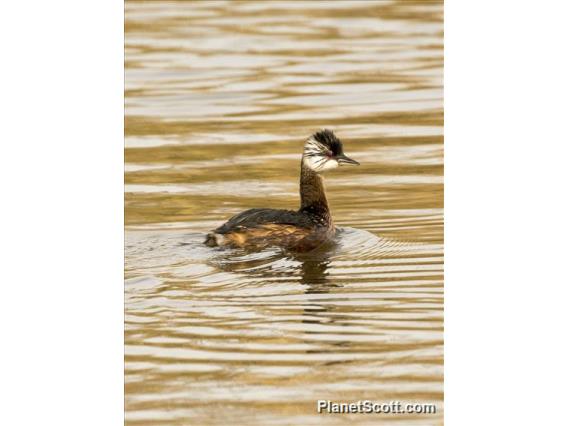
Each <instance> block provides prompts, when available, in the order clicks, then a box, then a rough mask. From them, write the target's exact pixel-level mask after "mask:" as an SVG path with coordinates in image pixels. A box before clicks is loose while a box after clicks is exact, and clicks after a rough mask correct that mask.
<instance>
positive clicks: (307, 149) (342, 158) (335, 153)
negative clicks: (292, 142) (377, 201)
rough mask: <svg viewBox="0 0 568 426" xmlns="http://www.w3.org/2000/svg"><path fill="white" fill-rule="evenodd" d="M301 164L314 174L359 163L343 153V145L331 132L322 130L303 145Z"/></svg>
mask: <svg viewBox="0 0 568 426" xmlns="http://www.w3.org/2000/svg"><path fill="white" fill-rule="evenodd" d="M302 163H303V164H304V165H305V166H306V167H308V168H309V169H311V170H313V171H314V172H316V173H322V172H324V171H326V170H331V169H335V168H336V167H339V166H341V165H344V164H354V165H356V166H358V165H359V163H358V162H357V161H355V160H352V159H351V158H349V157H347V156H346V155H345V154H344V153H343V144H342V143H341V141H340V140H339V138H337V136H335V134H334V133H333V132H332V131H331V130H327V129H323V130H320V131H319V132H316V133H314V134H313V135H312V136H310V137H309V138H308V140H307V141H306V144H305V145H304V155H303V156H302Z"/></svg>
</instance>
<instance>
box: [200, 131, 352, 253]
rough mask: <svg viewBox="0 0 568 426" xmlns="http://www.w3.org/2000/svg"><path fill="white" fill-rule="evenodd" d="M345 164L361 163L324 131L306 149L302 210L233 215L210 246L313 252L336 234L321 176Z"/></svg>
mask: <svg viewBox="0 0 568 426" xmlns="http://www.w3.org/2000/svg"><path fill="white" fill-rule="evenodd" d="M342 164H355V165H359V163H358V162H357V161H355V160H352V159H351V158H349V157H347V156H346V155H345V154H344V153H343V144H342V143H341V141H340V140H339V139H338V138H337V137H336V136H335V135H334V134H333V132H332V131H331V130H327V129H324V130H321V131H319V132H317V133H314V134H313V135H312V136H310V137H309V138H308V140H307V141H306V144H305V146H304V153H303V155H302V162H301V173H300V197H301V205H300V209H299V210H298V211H292V210H275V209H250V210H246V211H244V212H242V213H239V214H238V215H236V216H233V217H232V218H231V219H229V220H228V221H227V222H226V223H225V224H223V225H222V226H220V227H219V228H217V229H215V230H214V231H213V232H211V233H209V234H208V235H207V238H206V240H205V244H207V245H208V246H232V247H251V248H263V247H267V246H280V247H283V248H287V249H291V250H294V251H310V250H312V249H314V248H316V247H318V246H320V245H321V244H323V243H324V242H326V241H328V240H330V239H331V238H332V237H333V236H334V235H335V226H334V224H333V220H332V218H331V213H330V211H329V206H328V204H327V199H326V197H325V191H324V187H323V178H322V177H321V173H323V172H324V171H327V170H331V169H334V168H336V167H338V166H339V165H342Z"/></svg>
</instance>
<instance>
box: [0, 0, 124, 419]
mask: <svg viewBox="0 0 568 426" xmlns="http://www.w3.org/2000/svg"><path fill="white" fill-rule="evenodd" d="M0 40H1V42H0V43H1V46H2V48H1V50H0V55H1V64H2V65H1V66H0V117H1V129H2V133H1V134H2V136H1V140H2V144H1V150H0V151H1V154H0V159H1V160H0V161H1V163H2V164H1V166H0V181H1V183H2V196H1V200H2V206H1V207H0V215H1V216H0V225H1V227H2V232H1V236H0V241H1V244H0V247H1V250H2V256H1V259H2V262H1V265H2V273H1V278H0V280H1V283H2V292H1V296H0V304H1V305H0V324H1V326H0V327H1V330H2V350H1V351H0V356H1V361H0V369H1V371H0V401H2V403H1V407H2V408H0V424H3V425H15V424H26V425H47V424H57V425H78V424H81V425H85V424H92V425H97V426H100V425H112V424H115V425H116V424H122V422H123V405H124V404H123V284H122V281H123V280H122V276H123V275H122V270H123V208H122V204H123V189H122V182H123V172H122V171H123V5H122V2H120V1H118V2H116V1H104V2H78V1H48V2H43V1H31V2H3V3H2V7H1V8H0Z"/></svg>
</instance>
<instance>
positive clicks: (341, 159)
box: [335, 154, 359, 166]
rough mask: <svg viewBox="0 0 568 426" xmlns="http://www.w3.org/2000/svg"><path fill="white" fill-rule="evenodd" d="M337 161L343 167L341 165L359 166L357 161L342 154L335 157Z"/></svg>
mask: <svg viewBox="0 0 568 426" xmlns="http://www.w3.org/2000/svg"><path fill="white" fill-rule="evenodd" d="M335 159H336V160H337V162H338V163H339V164H340V165H341V164H354V165H355V166H358V165H359V162H358V161H355V160H353V159H351V158H349V157H348V156H347V155H345V154H340V155H338V156H336V157H335Z"/></svg>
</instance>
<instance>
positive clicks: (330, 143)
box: [312, 129, 343, 155]
mask: <svg viewBox="0 0 568 426" xmlns="http://www.w3.org/2000/svg"><path fill="white" fill-rule="evenodd" d="M312 137H313V138H314V139H315V140H316V141H318V142H319V143H321V144H322V145H324V146H326V147H327V148H329V150H330V151H331V152H333V155H340V154H343V145H342V144H341V141H340V140H339V139H338V138H337V136H335V134H334V133H333V132H332V131H331V130H328V129H323V130H320V131H319V132H317V133H314V135H313V136H312Z"/></svg>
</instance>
